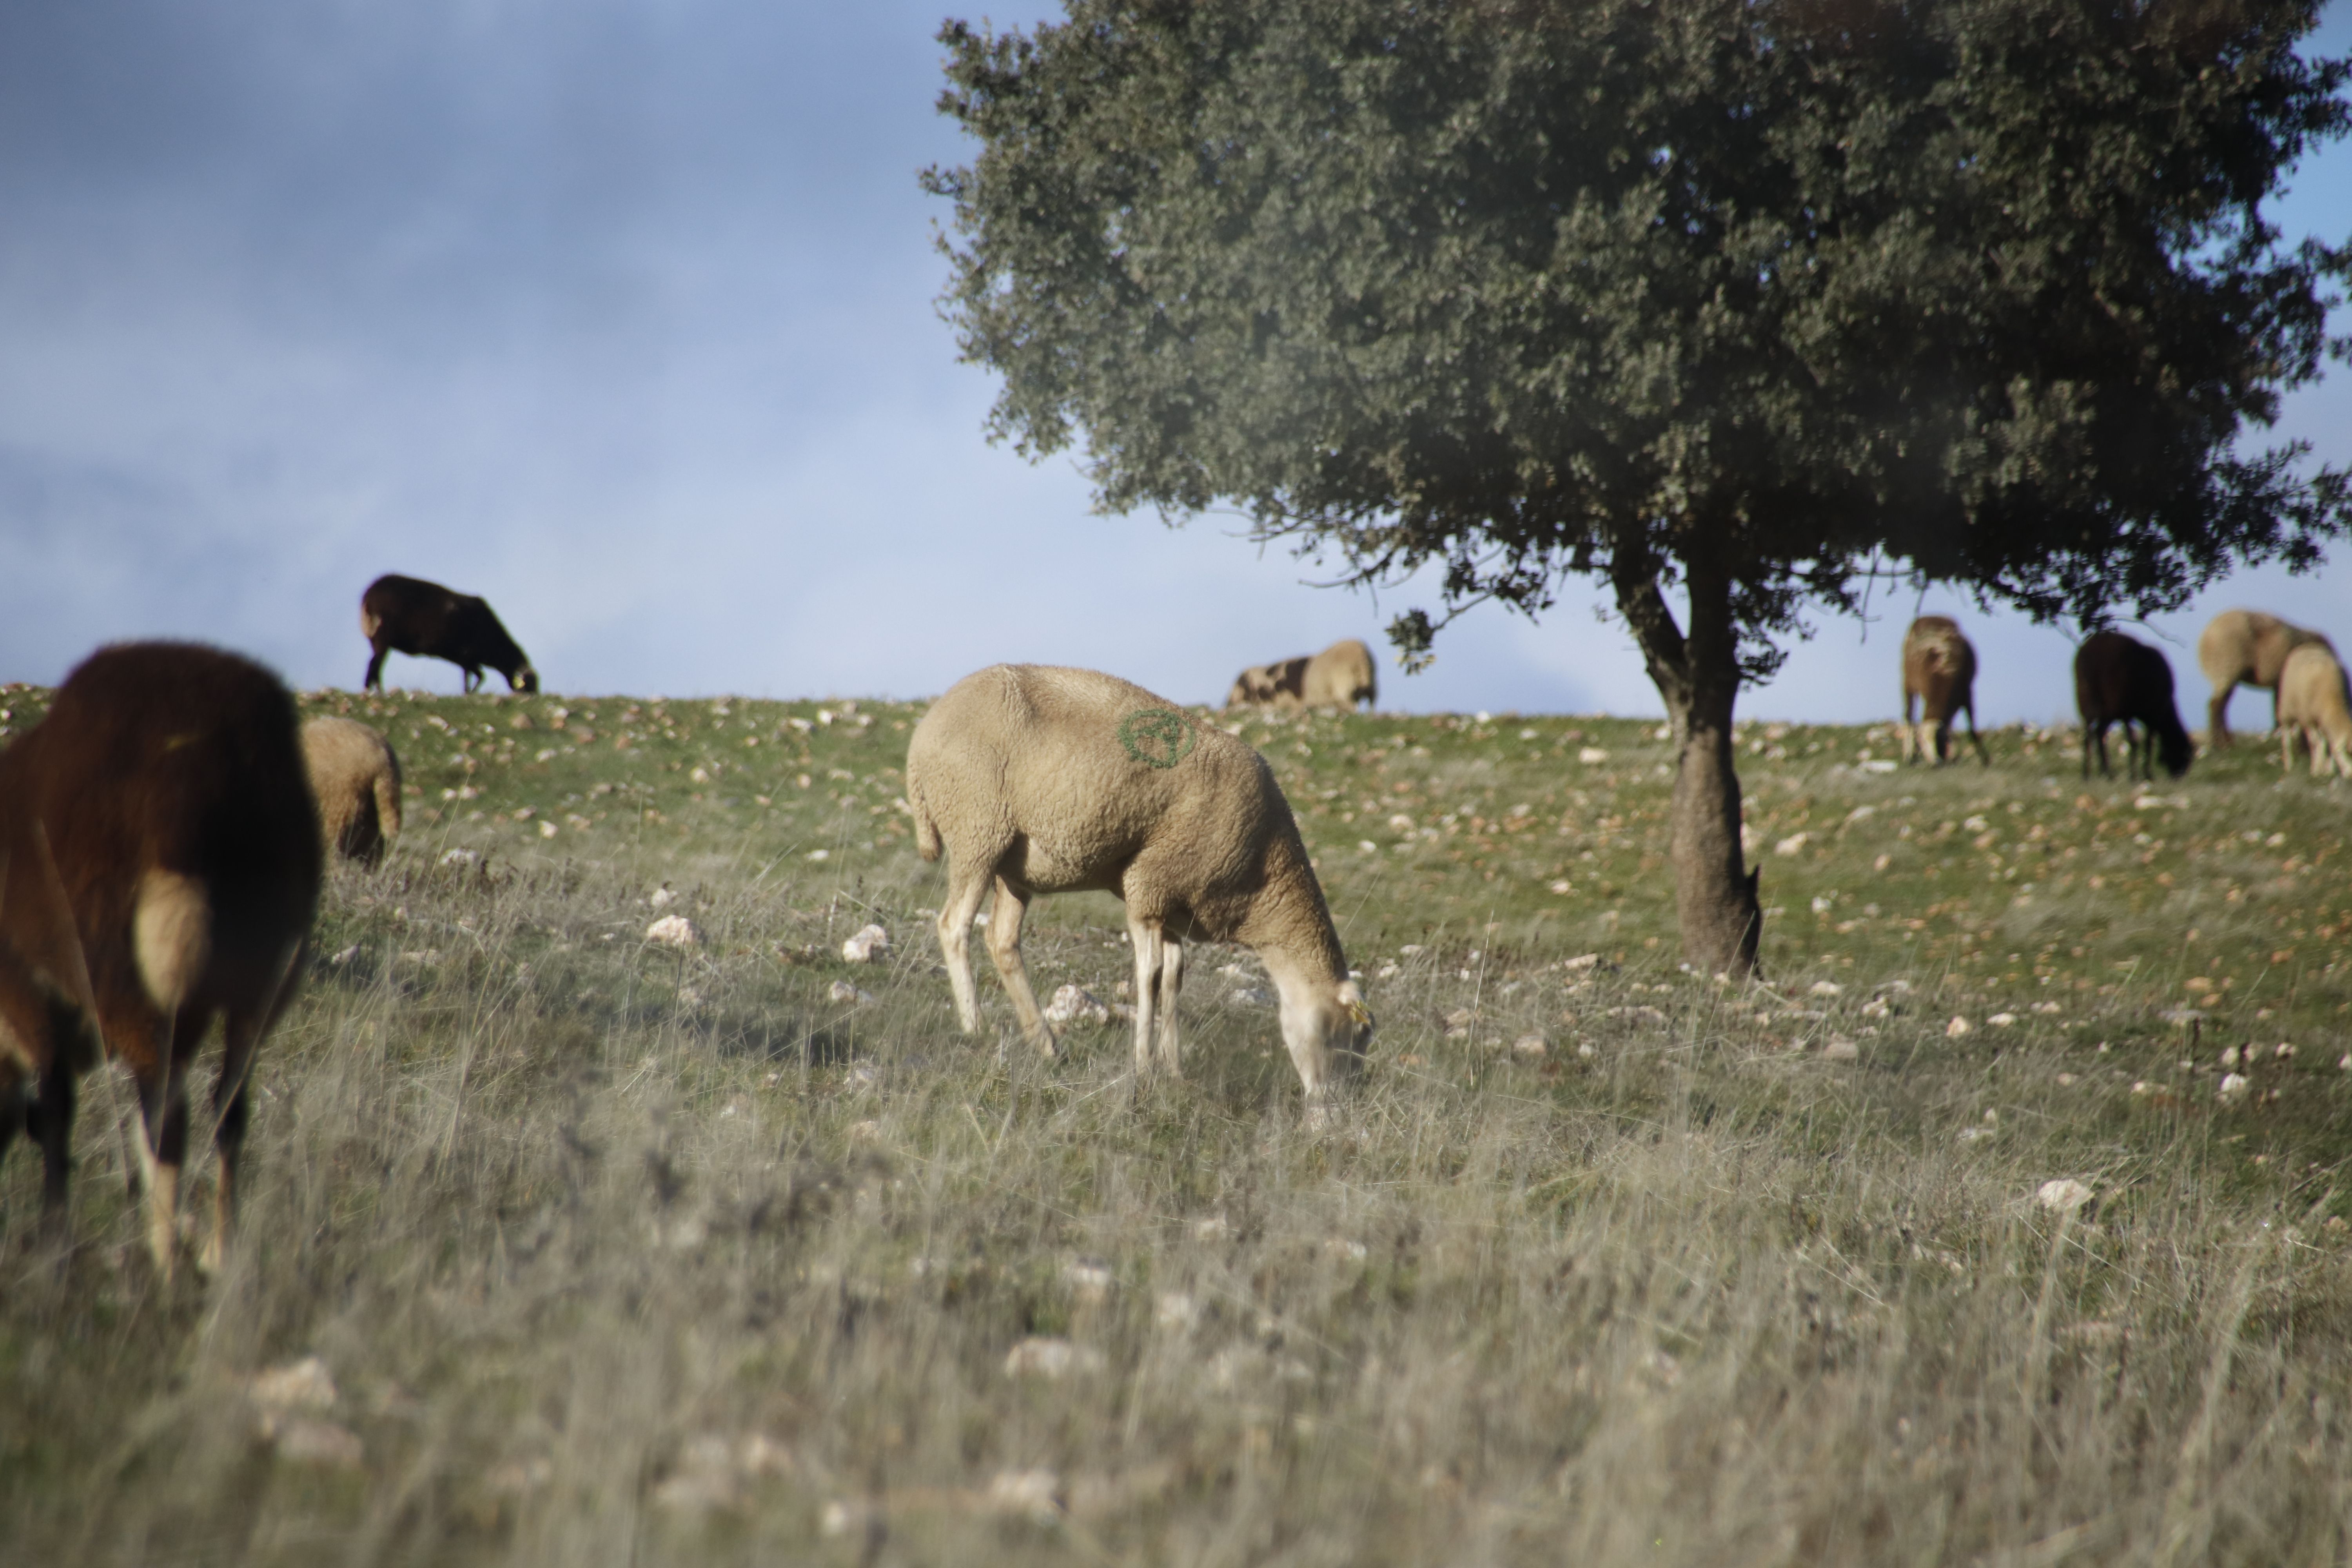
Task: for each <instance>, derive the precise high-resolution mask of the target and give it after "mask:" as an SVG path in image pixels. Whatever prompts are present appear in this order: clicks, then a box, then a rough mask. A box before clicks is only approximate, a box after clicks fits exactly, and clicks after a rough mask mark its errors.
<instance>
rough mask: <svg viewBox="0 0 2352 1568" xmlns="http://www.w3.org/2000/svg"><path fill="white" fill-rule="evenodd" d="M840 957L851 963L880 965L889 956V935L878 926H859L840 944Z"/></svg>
mask: <svg viewBox="0 0 2352 1568" xmlns="http://www.w3.org/2000/svg"><path fill="white" fill-rule="evenodd" d="M841 956H842V957H843V958H845V959H846V960H848V961H849V962H850V963H882V962H883V961H885V960H886V959H887V958H888V957H889V956H890V933H889V932H888V931H885V930H883V929H882V928H881V927H880V926H878V925H864V926H860V927H858V928H857V934H856V935H855V936H853V937H850V938H849V939H848V940H847V941H845V942H843V943H842V944H841Z"/></svg>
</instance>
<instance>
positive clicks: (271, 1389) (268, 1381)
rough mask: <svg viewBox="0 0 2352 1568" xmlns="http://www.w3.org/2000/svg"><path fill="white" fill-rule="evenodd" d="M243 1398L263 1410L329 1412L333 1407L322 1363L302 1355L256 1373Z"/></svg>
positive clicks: (331, 1382)
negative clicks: (299, 1358)
mask: <svg viewBox="0 0 2352 1568" xmlns="http://www.w3.org/2000/svg"><path fill="white" fill-rule="evenodd" d="M246 1395H247V1397H248V1398H250V1399H251V1400H252V1401H253V1402H254V1403H255V1404H256V1405H259V1406H261V1408H262V1409H264V1410H273V1411H278V1412H280V1413H284V1412H288V1411H296V1410H311V1411H318V1410H331V1409H332V1408H334V1404H335V1397H336V1395H335V1380H334V1379H333V1378H332V1377H331V1376H330V1375H329V1374H328V1372H327V1363H325V1362H323V1361H320V1359H319V1358H318V1357H317V1356H314V1355H306V1356H304V1357H303V1358H302V1359H301V1360H299V1361H294V1362H289V1363H286V1364H285V1365H284V1366H274V1367H271V1368H270V1369H269V1370H268V1371H267V1372H260V1373H255V1374H254V1377H253V1381H252V1382H251V1383H249V1384H247V1385H246Z"/></svg>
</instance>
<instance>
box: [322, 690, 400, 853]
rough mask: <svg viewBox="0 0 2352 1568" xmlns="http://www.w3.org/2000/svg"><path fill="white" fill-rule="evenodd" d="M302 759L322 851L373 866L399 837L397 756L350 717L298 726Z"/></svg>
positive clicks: (398, 767) (376, 734) (381, 739)
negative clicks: (315, 807) (316, 799)
mask: <svg viewBox="0 0 2352 1568" xmlns="http://www.w3.org/2000/svg"><path fill="white" fill-rule="evenodd" d="M302 756H303V760H304V761H305V762H307V763H309V764H310V793H311V794H313V795H317V796H318V797H319V825H320V827H321V828H323V829H324V830H325V833H326V837H327V847H328V848H329V849H330V850H332V851H335V852H337V853H340V854H341V855H342V856H343V857H344V858H347V859H352V860H357V861H359V862H361V863H362V865H366V866H370V867H373V866H375V865H377V864H379V863H380V862H381V861H382V860H383V856H384V851H385V850H386V849H388V848H389V847H391V844H392V840H394V838H396V837H399V836H400V758H399V756H398V755H397V754H395V753H394V751H393V749H392V742H389V741H387V740H385V739H384V738H383V736H382V735H380V734H378V733H377V732H376V731H373V730H372V729H370V728H369V727H368V726H366V725H365V724H362V723H361V722H360V721H358V720H356V719H313V720H311V721H310V722H309V723H308V724H305V725H303V726H302Z"/></svg>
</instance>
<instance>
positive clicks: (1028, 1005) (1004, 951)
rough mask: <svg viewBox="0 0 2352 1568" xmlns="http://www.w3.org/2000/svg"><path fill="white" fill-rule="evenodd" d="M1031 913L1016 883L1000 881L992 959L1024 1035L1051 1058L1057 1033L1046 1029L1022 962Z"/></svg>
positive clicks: (990, 932)
mask: <svg viewBox="0 0 2352 1568" xmlns="http://www.w3.org/2000/svg"><path fill="white" fill-rule="evenodd" d="M1028 912H1029V900H1027V899H1026V898H1024V897H1023V896H1022V894H1021V893H1020V892H1019V891H1018V890H1017V889H1015V888H1014V887H1013V884H1012V883H1010V882H1008V881H1006V880H1005V879H1003V878H1002V877H999V878H998V879H996V911H995V913H993V914H992V915H990V916H989V917H988V956H989V957H991V958H992V959H994V960H995V961H996V973H997V975H998V977H999V978H1001V979H1002V980H1003V982H1004V992H1005V994H1006V995H1008V996H1010V997H1012V998H1013V1016H1015V1017H1017V1018H1019V1019H1020V1020H1021V1032H1022V1033H1023V1034H1024V1035H1026V1036H1028V1037H1029V1041H1030V1043H1031V1044H1032V1045H1034V1046H1035V1047H1037V1049H1038V1051H1039V1052H1040V1053H1041V1054H1043V1055H1045V1056H1046V1057H1051V1056H1053V1055H1054V1031H1053V1030H1051V1029H1049V1028H1047V1027H1046V1026H1045V1014H1044V1013H1043V1012H1041V1011H1039V1009H1038V1006H1037V994H1036V993H1035V992H1034V991H1032V990H1030V989H1029V970H1028V966H1027V965H1025V964H1024V963H1022V962H1021V921H1022V920H1023V919H1024V917H1025V916H1026V915H1027V914H1028Z"/></svg>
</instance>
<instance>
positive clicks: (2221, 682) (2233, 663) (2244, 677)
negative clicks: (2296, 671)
mask: <svg viewBox="0 0 2352 1568" xmlns="http://www.w3.org/2000/svg"><path fill="white" fill-rule="evenodd" d="M2306 643H2316V644H2317V645H2318V646H2319V647H2324V648H2326V650H2327V651H2328V652H2330V653H2334V652H2335V651H2336V646H2335V645H2334V644H2333V643H2331V642H2329V641H2328V640H2327V639H2326V637H2323V636H2321V635H2320V634H2319V633H2317V632H2315V631H2309V630H2306V629H2305V628H2304V627H2302V626H2292V625H2289V624H2288V623H2287V622H2285V621H2283V620H2280V619H2279V618H2278V617H2277V616H2271V615H2265V614H2263V612H2262V611H2260V610H2224V611H2222V612H2221V614H2220V615H2218V616H2214V617H2213V618H2212V619H2211V620H2210V621H2208V622H2207V623H2205V630H2204V631H2203V632H2202V633H2201V634H2200V635H2199V637H2198V638H2197V667H2198V668H2200V669H2202V670H2203V671H2204V672H2205V680H2206V683H2207V684H2208V685H2210V687H2212V689H2213V697H2212V700H2211V701H2210V702H2209V703H2208V704H2207V705H2206V710H2205V742H2206V744H2208V745H2211V746H2226V745H2228V744H2229V743H2230V699H2231V696H2232V695H2233V694H2234V693H2235V692H2236V691H2237V689H2238V688H2239V687H2240V686H2241V685H2245V686H2260V687H2264V688H2267V689H2269V691H2270V693H2271V721H2272V723H2273V726H2275V725H2276V724H2277V723H2278V722H2279V719H2278V684H2279V675H2280V673H2281V672H2282V671H2283V670H2284V669H2285V668H2286V656H2287V655H2288V654H2290V653H2292V652H2294V650H2295V649H2296V648H2298V647H2303V646H2304V645H2305V644H2306Z"/></svg>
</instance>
